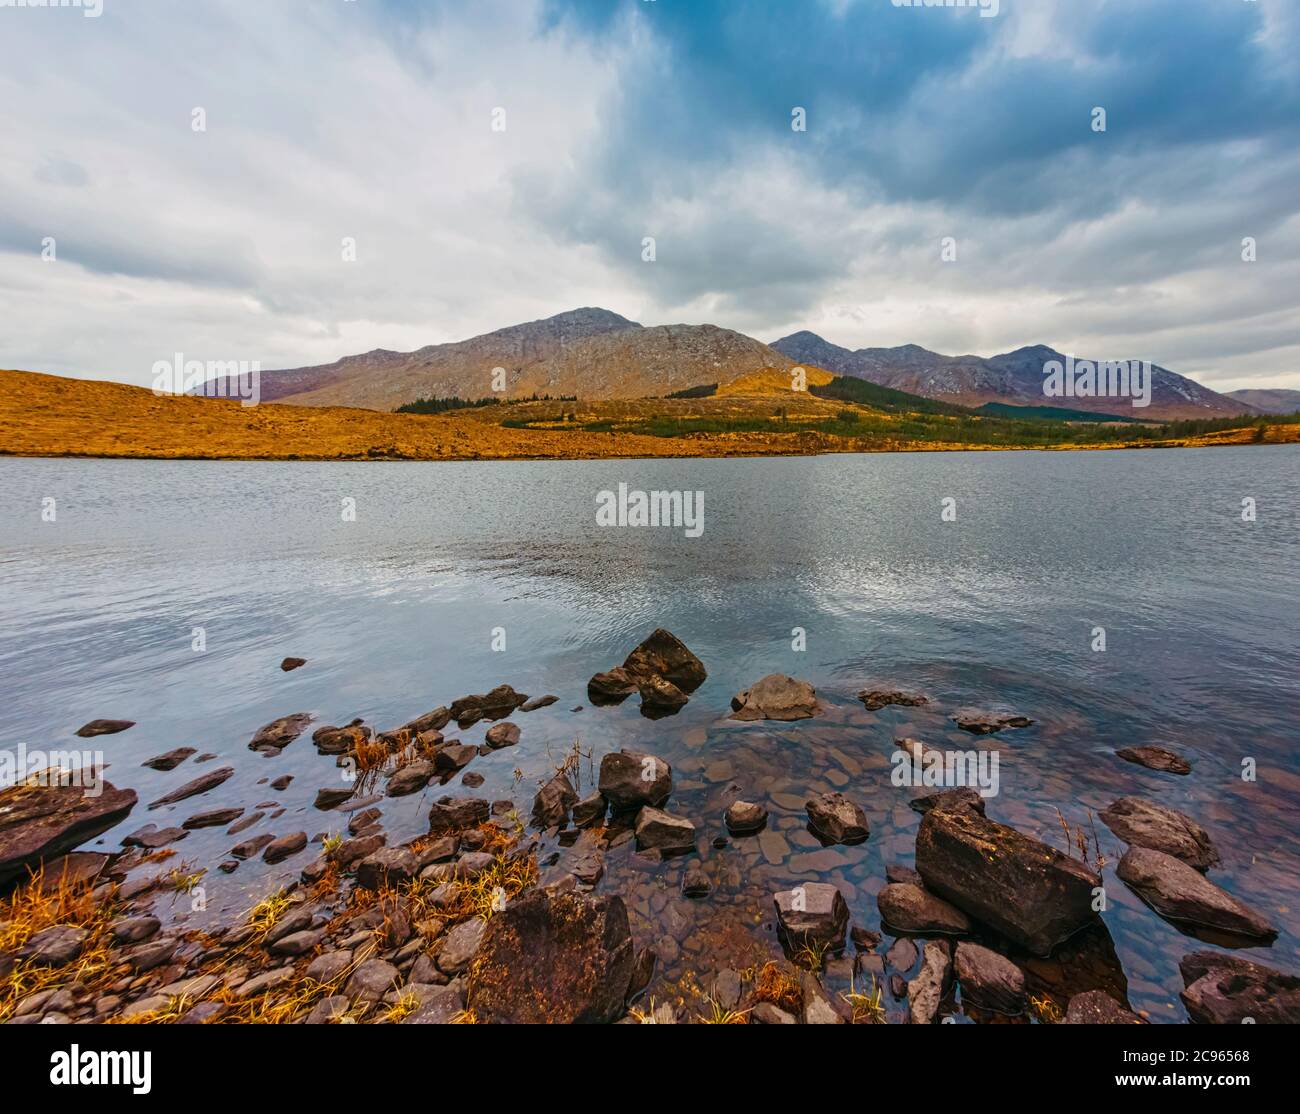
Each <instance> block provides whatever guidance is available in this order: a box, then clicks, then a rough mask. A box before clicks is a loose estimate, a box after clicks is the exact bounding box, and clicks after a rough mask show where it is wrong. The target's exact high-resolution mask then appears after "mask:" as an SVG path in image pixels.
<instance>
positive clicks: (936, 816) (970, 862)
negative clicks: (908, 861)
mask: <svg viewBox="0 0 1300 1114" xmlns="http://www.w3.org/2000/svg"><path fill="white" fill-rule="evenodd" d="M916 869H917V871H918V872H919V873H920V875H921V877H922V878H923V879H924V880H925V886H926V889H928V890H929V891H930V892H931V893H935V894H938V895H939V896H940V897H942V898H944V899H946V900H948V901H951V902H952V903H953V904H954V905H956V906H957V907H958V908H959V909H961V910H962V911H963V912H965V913H967V914H969V915H970V916H972V917H974V918H975V919H976V920H979V921H982V922H983V923H984V924H986V925H988V926H989V927H990V928H993V929H996V930H997V931H998V932H1000V933H1002V935H1004V936H1006V937H1007V938H1008V939H1009V940H1011V941H1012V942H1013V943H1016V944H1019V945H1021V946H1022V947H1024V948H1026V949H1027V950H1029V951H1031V952H1033V953H1034V954H1036V955H1047V954H1048V953H1049V952H1050V951H1051V950H1052V949H1053V948H1054V947H1055V946H1056V945H1057V944H1059V943H1061V941H1063V940H1065V939H1066V938H1068V937H1069V936H1072V935H1073V934H1074V933H1076V932H1078V931H1079V930H1080V929H1082V928H1084V927H1086V926H1087V925H1089V924H1092V923H1093V922H1095V921H1096V920H1097V914H1096V912H1094V910H1093V894H1094V891H1095V890H1096V889H1098V888H1099V887H1100V886H1101V879H1100V878H1099V877H1098V876H1097V875H1096V874H1095V873H1094V872H1093V871H1092V870H1091V869H1090V868H1089V867H1088V866H1086V865H1085V864H1084V863H1081V862H1079V861H1078V860H1077V859H1072V858H1070V857H1069V856H1068V855H1063V854H1062V853H1061V852H1060V851H1057V850H1055V849H1054V848H1051V847H1049V846H1047V844H1045V843H1040V842H1039V841H1038V840H1036V839H1032V838H1030V837H1029V836H1027V835H1025V834H1024V833H1022V832H1018V831H1016V829H1015V828H1008V827H1006V826H1005V825H1003V824H997V823H994V822H993V821H991V820H989V819H987V818H986V817H984V816H981V815H980V814H979V813H978V812H976V811H975V810H974V809H973V808H970V807H956V808H946V807H939V808H932V809H930V811H929V812H927V813H926V814H925V816H924V817H923V818H922V820H921V827H920V830H919V831H918V832H917V836H916Z"/></svg>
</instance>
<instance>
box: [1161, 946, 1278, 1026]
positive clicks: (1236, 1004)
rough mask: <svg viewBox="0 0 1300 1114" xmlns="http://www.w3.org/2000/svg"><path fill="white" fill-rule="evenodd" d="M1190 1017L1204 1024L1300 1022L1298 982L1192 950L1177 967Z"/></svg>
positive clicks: (1254, 965)
mask: <svg viewBox="0 0 1300 1114" xmlns="http://www.w3.org/2000/svg"><path fill="white" fill-rule="evenodd" d="M1178 969H1179V971H1180V972H1181V973H1182V976H1183V984H1184V986H1186V988H1187V989H1186V990H1184V991H1183V992H1182V995H1181V997H1182V999H1183V1005H1185V1006H1186V1007H1187V1014H1188V1016H1189V1017H1190V1018H1191V1019H1192V1020H1193V1021H1194V1022H1197V1023H1198V1024H1202V1025H1241V1024H1243V1023H1244V1022H1245V1021H1246V1019H1247V1018H1250V1019H1251V1021H1253V1022H1254V1023H1255V1024H1257V1025H1296V1024H1300V978H1297V977H1296V976H1295V975H1284V974H1283V973H1282V972H1281V971H1275V970H1273V968H1272V967H1265V966H1264V965H1263V964H1262V963H1252V962H1251V961H1250V960H1248V959H1242V958H1241V957H1239V956H1235V955H1227V954H1225V953H1223V952H1192V953H1191V954H1190V955H1185V956H1183V958H1182V961H1181V962H1180V963H1179V964H1178Z"/></svg>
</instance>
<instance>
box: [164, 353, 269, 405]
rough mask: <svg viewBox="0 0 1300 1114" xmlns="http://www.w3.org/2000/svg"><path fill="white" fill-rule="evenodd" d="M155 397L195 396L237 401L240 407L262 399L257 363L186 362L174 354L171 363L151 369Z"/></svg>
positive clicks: (228, 361)
mask: <svg viewBox="0 0 1300 1114" xmlns="http://www.w3.org/2000/svg"><path fill="white" fill-rule="evenodd" d="M153 393H154V394H156V395H199V396H201V397H203V398H237V399H239V401H240V403H241V404H242V405H244V406H256V405H257V404H258V403H259V402H260V401H261V399H262V363H261V361H260V360H206V361H205V360H187V359H186V358H185V354H184V353H183V352H177V353H176V355H175V356H174V357H172V359H171V360H159V361H157V362H156V363H155V364H154V365H153Z"/></svg>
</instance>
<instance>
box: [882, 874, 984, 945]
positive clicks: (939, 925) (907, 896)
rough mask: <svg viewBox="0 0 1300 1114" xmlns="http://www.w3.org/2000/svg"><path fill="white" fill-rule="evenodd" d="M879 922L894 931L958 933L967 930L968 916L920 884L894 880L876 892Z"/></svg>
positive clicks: (923, 934) (922, 933) (950, 934)
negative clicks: (928, 891) (895, 881)
mask: <svg viewBox="0 0 1300 1114" xmlns="http://www.w3.org/2000/svg"><path fill="white" fill-rule="evenodd" d="M876 905H877V906H879V908H880V919H881V923H882V924H883V925H885V926H887V927H888V928H890V929H894V930H895V935H896V934H897V933H898V932H909V933H916V934H918V935H921V936H925V935H929V934H930V933H937V934H939V935H942V936H962V935H965V934H966V933H967V932H969V931H970V918H969V917H967V916H966V914H965V913H963V912H962V911H961V910H960V909H958V908H957V907H956V906H955V905H950V904H949V903H948V902H946V901H944V900H943V898H941V897H935V896H934V894H931V893H926V891H925V890H923V889H922V888H921V887H920V886H916V885H911V884H909V883H906V882H904V883H895V884H891V885H888V886H886V887H885V888H884V889H882V890H881V891H880V893H878V894H877V895H876Z"/></svg>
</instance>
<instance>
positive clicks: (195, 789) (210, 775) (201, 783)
mask: <svg viewBox="0 0 1300 1114" xmlns="http://www.w3.org/2000/svg"><path fill="white" fill-rule="evenodd" d="M234 773H235V768H234V767H233V766H222V767H221V768H220V769H218V770H209V771H208V772H207V773H206V774H202V775H200V776H199V777H196V778H195V779H194V780H193V781H187V782H186V783H185V784H184V785H182V786H181V787H180V788H179V789H173V790H172V791H171V792H170V793H167V794H166V795H164V796H162V797H159V798H158V799H157V800H156V801H153V802H151V803H150V805H149V807H150V808H158V807H160V806H161V805H172V804H175V803H176V802H177V801H183V800H186V799H187V798H189V797H197V796H198V795H199V794H200V793H207V792H208V791H209V790H212V789H215V788H216V787H217V786H218V785H220V784H222V782H224V781H226V780H227V779H228V778H230V777H233V776H234Z"/></svg>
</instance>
